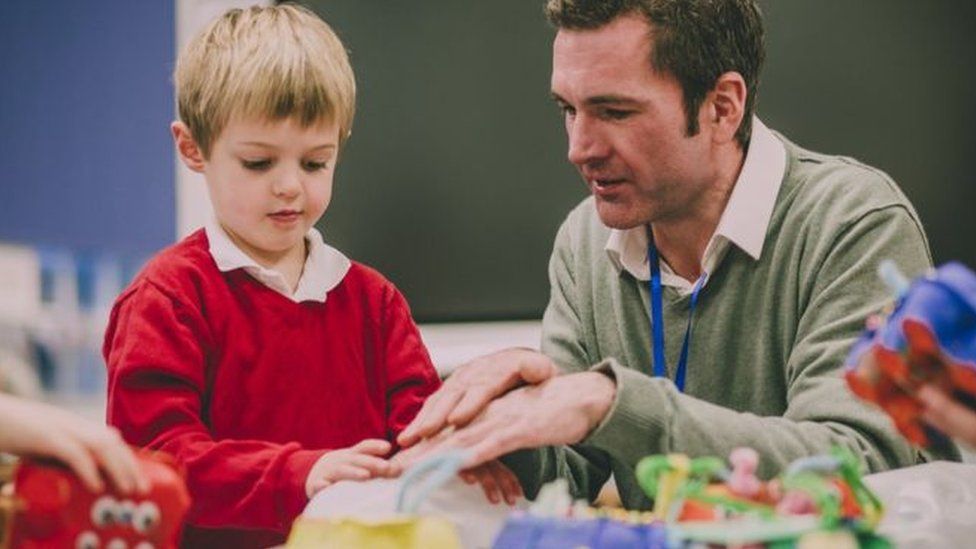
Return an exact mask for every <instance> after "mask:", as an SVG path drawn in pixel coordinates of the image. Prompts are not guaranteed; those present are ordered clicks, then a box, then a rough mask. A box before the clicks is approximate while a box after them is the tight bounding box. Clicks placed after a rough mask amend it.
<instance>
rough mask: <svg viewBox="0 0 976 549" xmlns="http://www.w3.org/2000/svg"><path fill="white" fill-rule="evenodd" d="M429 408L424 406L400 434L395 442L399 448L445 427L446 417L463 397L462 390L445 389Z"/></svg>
mask: <svg viewBox="0 0 976 549" xmlns="http://www.w3.org/2000/svg"><path fill="white" fill-rule="evenodd" d="M441 391H442V392H443V394H441V395H439V398H437V400H436V401H434V402H432V403H431V404H430V407H427V406H424V408H423V409H421V413H420V415H418V416H417V418H416V419H414V421H413V422H412V423H411V424H410V425H408V426H407V428H406V429H404V430H403V432H402V433H400V436H399V437H398V438H397V441H398V442H399V443H400V445H401V446H411V445H413V444H414V443H416V442H417V441H418V440H420V439H422V438H426V437H429V436H431V435H433V434H436V433H438V432H440V430H441V429H443V428H444V427H445V426H446V425H447V416H448V414H450V413H451V410H453V409H454V407H455V406H456V405H457V403H458V401H459V400H461V398H463V397H464V391H463V390H457V389H454V388H449V387H445V388H444V389H441Z"/></svg>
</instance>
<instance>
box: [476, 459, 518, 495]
mask: <svg viewBox="0 0 976 549" xmlns="http://www.w3.org/2000/svg"><path fill="white" fill-rule="evenodd" d="M461 479H463V480H464V482H467V483H468V484H474V483H476V482H477V483H479V484H481V489H482V490H484V491H485V497H487V498H488V501H490V502H492V503H498V502H500V501H501V500H502V499H504V500H505V502H506V503H508V504H509V505H515V501H516V500H517V499H518V498H520V497H522V485H521V484H519V480H518V478H517V477H516V476H515V474H514V473H512V471H511V470H509V468H508V467H506V466H505V465H504V464H502V462H500V461H498V460H497V459H496V460H492V461H489V462H487V463H482V464H481V465H479V466H477V467H475V468H473V469H468V470H467V471H461Z"/></svg>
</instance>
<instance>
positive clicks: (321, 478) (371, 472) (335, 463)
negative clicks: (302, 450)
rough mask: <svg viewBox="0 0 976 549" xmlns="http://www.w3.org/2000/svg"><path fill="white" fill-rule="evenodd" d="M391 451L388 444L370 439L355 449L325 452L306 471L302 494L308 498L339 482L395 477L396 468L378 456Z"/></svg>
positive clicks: (398, 472) (397, 468) (396, 473)
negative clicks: (303, 492)
mask: <svg viewBox="0 0 976 549" xmlns="http://www.w3.org/2000/svg"><path fill="white" fill-rule="evenodd" d="M391 448H392V447H391V445H390V443H389V442H387V441H385V440H382V439H376V438H371V439H366V440H364V441H362V442H360V443H359V444H357V445H355V446H350V447H349V448H343V449H341V450H333V451H331V452H328V453H326V454H325V455H323V456H322V457H320V458H319V460H318V461H316V462H315V465H313V466H312V469H311V470H310V471H309V472H308V477H306V479H305V493H306V494H307V495H308V497H309V498H311V497H312V496H314V495H315V494H316V493H318V492H319V491H320V490H322V489H323V488H326V487H328V486H329V485H331V484H334V483H336V482H339V481H340V480H367V479H371V478H377V477H395V476H397V475H399V474H400V468H399V466H397V465H396V464H395V463H393V462H391V461H390V460H387V459H384V458H382V457H381V456H385V455H386V454H388V453H389V452H390V450H391Z"/></svg>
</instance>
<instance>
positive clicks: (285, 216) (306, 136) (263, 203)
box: [178, 118, 339, 266]
mask: <svg viewBox="0 0 976 549" xmlns="http://www.w3.org/2000/svg"><path fill="white" fill-rule="evenodd" d="M178 140H179V138H178ZM178 146H179V145H178ZM338 150H339V128H338V125H336V124H335V123H333V122H323V123H320V124H317V125H313V126H310V127H308V128H303V127H302V126H301V125H300V124H299V123H298V122H297V121H295V120H292V119H290V118H288V119H283V120H275V121H266V120H248V119H244V120H241V119H235V120H231V121H230V122H229V123H228V124H227V126H226V127H225V128H224V129H223V131H222V132H221V133H220V135H219V136H218V137H217V139H215V140H214V142H213V143H212V145H211V147H210V158H208V159H203V160H202V162H201V164H202V166H201V168H202V169H200V170H198V171H202V172H203V174H204V176H205V177H206V180H207V186H208V187H209V190H210V199H211V202H212V203H213V208H214V212H215V213H216V215H217V220H218V221H219V222H220V224H221V226H222V227H223V228H224V230H226V231H227V233H228V234H229V235H230V237H231V239H232V240H233V241H234V242H235V244H237V245H238V246H239V247H240V248H241V249H242V250H244V252H245V253H247V254H248V255H249V256H251V258H253V259H254V260H256V261H257V262H258V263H259V264H262V265H264V266H273V265H277V264H279V263H280V262H281V261H282V260H284V259H286V258H291V257H300V258H301V260H302V261H304V257H305V255H304V254H305V247H304V245H305V242H304V237H305V233H306V232H308V229H309V228H310V227H312V225H314V224H315V222H316V221H318V219H319V218H320V217H322V214H323V213H325V209H326V208H327V207H328V205H329V201H330V199H331V198H332V178H333V176H334V175H335V162H336V159H337V154H338ZM190 167H191V169H193V168H194V167H193V166H190Z"/></svg>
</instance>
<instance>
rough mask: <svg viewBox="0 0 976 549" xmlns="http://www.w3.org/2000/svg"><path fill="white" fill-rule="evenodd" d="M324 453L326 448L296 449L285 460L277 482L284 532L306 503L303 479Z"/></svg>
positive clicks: (279, 514) (279, 513)
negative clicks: (278, 482)
mask: <svg viewBox="0 0 976 549" xmlns="http://www.w3.org/2000/svg"><path fill="white" fill-rule="evenodd" d="M325 453H326V450H297V451H295V452H294V453H292V454H291V455H290V456H288V458H287V459H286V460H285V465H284V467H283V468H282V471H281V480H280V484H279V487H280V490H279V494H281V497H280V499H279V500H278V516H279V520H280V521H281V525H282V529H283V530H284V531H285V532H287V531H288V530H289V529H290V528H291V523H292V522H293V521H294V520H295V519H296V518H297V517H298V515H300V514H301V513H302V511H304V510H305V506H306V505H308V495H307V494H306V493H305V481H306V479H307V478H308V473H309V471H311V470H312V466H313V465H315V462H316V461H318V459H319V458H320V457H322V456H323V455H324V454H325Z"/></svg>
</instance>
